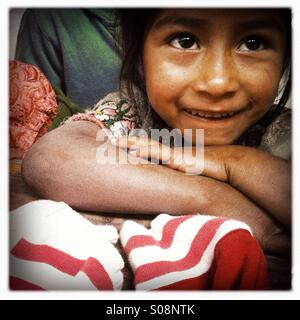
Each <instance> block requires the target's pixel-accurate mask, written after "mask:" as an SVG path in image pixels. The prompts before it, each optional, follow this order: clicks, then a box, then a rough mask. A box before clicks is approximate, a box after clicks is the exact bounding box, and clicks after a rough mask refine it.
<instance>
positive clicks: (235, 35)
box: [143, 9, 286, 145]
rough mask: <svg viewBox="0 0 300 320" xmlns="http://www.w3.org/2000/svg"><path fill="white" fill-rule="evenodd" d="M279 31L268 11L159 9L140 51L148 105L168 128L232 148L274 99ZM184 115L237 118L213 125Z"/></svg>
mask: <svg viewBox="0 0 300 320" xmlns="http://www.w3.org/2000/svg"><path fill="white" fill-rule="evenodd" d="M250 11H251V10H250ZM262 20H263V21H264V24H263V25H261V23H259V21H262ZM190 21H192V22H190ZM268 21H275V22H276V24H275V23H274V24H272V25H270V24H268ZM256 26H258V27H256ZM281 28H282V29H283V30H284V28H283V26H282V22H281V20H280V19H279V17H278V16H276V14H274V13H272V11H268V10H266V11H262V12H260V13H258V12H257V11H255V10H253V11H251V12H249V10H247V11H243V10H230V11H228V12H226V14H224V12H223V11H222V10H221V11H220V10H194V9H193V10H181V9H180V10H162V11H161V13H160V14H159V15H158V17H157V19H156V21H155V22H154V24H153V25H152V27H151V28H150V30H149V32H148V34H147V36H146V39H145V44H144V52H143V70H144V77H145V83H146V90H147V95H148V98H149V101H150V103H151V105H152V107H153V108H154V109H155V111H156V112H157V113H158V114H159V115H160V117H161V118H162V119H164V120H165V122H166V123H167V124H168V125H169V126H171V127H172V128H178V129H180V130H184V129H185V128H190V129H196V128H203V129H204V130H205V137H204V139H205V145H228V144H232V143H233V142H234V141H235V140H236V139H237V138H238V137H240V136H241V134H242V133H243V132H244V131H245V130H246V129H247V128H249V127H250V126H251V125H252V124H253V123H255V122H256V121H257V120H258V119H259V118H261V117H262V116H263V115H264V114H265V113H266V111H267V110H268V109H269V107H270V106H271V105H272V103H273V101H274V99H275V97H276V95H277V90H278V84H279V81H280V78H281V75H282V66H283V60H284V50H283V48H285V41H286V39H285V33H284V32H283V30H281ZM251 45H252V46H254V48H255V49H254V50H251V48H252V47H251ZM256 47H257V48H256ZM186 109H190V110H194V111H202V112H204V113H205V114H206V115H212V114H213V115H220V114H222V113H226V112H234V111H240V113H239V114H237V115H235V116H233V117H230V118H227V119H215V118H204V117H197V116H193V115H190V114H189V113H187V112H186ZM193 142H194V143H195V137H194V134H193Z"/></svg>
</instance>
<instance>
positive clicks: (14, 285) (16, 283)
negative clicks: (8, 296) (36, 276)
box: [9, 277, 44, 290]
mask: <svg viewBox="0 0 300 320" xmlns="http://www.w3.org/2000/svg"><path fill="white" fill-rule="evenodd" d="M9 288H10V289H11V290H44V289H43V288H41V287H39V286H37V285H35V284H33V283H31V282H28V281H25V280H23V279H20V278H16V277H9Z"/></svg>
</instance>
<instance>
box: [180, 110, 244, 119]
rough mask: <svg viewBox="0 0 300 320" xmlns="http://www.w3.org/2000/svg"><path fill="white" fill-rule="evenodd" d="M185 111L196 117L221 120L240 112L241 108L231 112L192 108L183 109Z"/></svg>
mask: <svg viewBox="0 0 300 320" xmlns="http://www.w3.org/2000/svg"><path fill="white" fill-rule="evenodd" d="M184 111H185V112H187V113H188V114H190V115H192V116H195V117H198V118H205V119H208V120H209V119H211V120H222V119H227V118H231V117H233V116H235V115H236V114H238V113H240V112H241V111H242V110H238V111H231V112H209V111H200V110H192V109H184Z"/></svg>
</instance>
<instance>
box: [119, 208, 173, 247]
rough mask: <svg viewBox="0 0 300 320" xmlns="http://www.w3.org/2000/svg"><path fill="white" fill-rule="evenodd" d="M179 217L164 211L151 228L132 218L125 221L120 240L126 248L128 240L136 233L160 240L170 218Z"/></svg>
mask: <svg viewBox="0 0 300 320" xmlns="http://www.w3.org/2000/svg"><path fill="white" fill-rule="evenodd" d="M176 218H179V216H177V217H174V216H170V215H168V214H165V213H162V214H160V215H158V216H157V217H156V218H155V219H153V220H152V221H151V225H150V229H147V228H145V227H144V226H142V225H140V224H139V223H136V222H134V221H132V220H127V221H125V222H124V224H123V226H122V229H121V231H120V240H121V243H122V246H123V247H124V248H125V247H126V244H127V242H128V240H129V239H130V238H131V237H133V236H134V235H146V236H148V235H150V236H152V237H153V238H154V239H155V240H157V241H159V240H161V238H162V230H163V228H164V226H165V224H166V223H168V222H169V221H170V220H173V219H176Z"/></svg>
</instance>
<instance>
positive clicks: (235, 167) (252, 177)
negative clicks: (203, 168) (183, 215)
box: [225, 146, 291, 228]
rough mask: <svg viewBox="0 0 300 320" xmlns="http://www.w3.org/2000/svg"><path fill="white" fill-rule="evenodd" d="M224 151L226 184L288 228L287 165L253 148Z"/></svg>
mask: <svg viewBox="0 0 300 320" xmlns="http://www.w3.org/2000/svg"><path fill="white" fill-rule="evenodd" d="M228 148H229V152H228V153H226V152H225V166H227V172H228V175H229V177H228V178H229V183H230V185H231V186H233V187H234V188H237V189H238V190H240V191H241V192H242V193H243V194H245V195H246V196H248V197H249V198H250V199H252V200H253V201H254V202H255V203H257V204H258V205H259V206H261V207H263V208H264V209H265V210H266V211H268V212H269V213H270V214H272V216H274V218H275V219H277V220H278V221H279V222H280V223H282V224H283V225H284V226H285V227H287V228H290V224H291V171H290V163H289V162H288V161H286V160H283V159H280V158H278V157H275V156H272V155H270V154H267V153H265V152H263V151H260V150H257V149H254V148H247V147H242V146H230V147H228ZM230 149H232V151H230Z"/></svg>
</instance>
